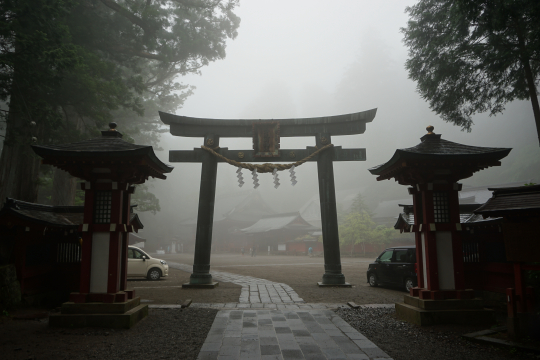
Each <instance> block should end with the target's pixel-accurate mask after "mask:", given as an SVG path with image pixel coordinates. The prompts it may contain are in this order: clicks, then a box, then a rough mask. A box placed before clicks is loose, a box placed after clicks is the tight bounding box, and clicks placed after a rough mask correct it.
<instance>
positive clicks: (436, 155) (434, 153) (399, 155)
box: [369, 126, 512, 175]
mask: <svg viewBox="0 0 540 360" xmlns="http://www.w3.org/2000/svg"><path fill="white" fill-rule="evenodd" d="M432 130H433V127H431V126H430V127H428V131H429V133H428V134H426V135H424V136H422V138H421V140H422V142H421V143H420V144H418V145H416V146H413V147H410V148H405V149H397V150H396V152H395V153H394V155H393V156H392V158H391V159H390V160H389V161H387V162H386V163H384V164H381V165H377V166H375V167H372V168H371V169H369V171H370V172H371V173H372V174H373V175H381V174H382V173H384V172H385V171H386V170H388V169H390V168H392V167H393V166H394V165H396V164H400V163H403V162H406V161H407V160H424V161H425V160H436V161H438V162H442V161H450V162H455V161H472V162H483V161H486V160H500V159H502V158H504V157H505V156H507V155H508V154H509V153H510V151H511V150H512V149H510V148H491V147H480V146H470V145H464V144H458V143H455V142H452V141H448V140H444V139H441V135H440V134H435V133H433V132H432Z"/></svg>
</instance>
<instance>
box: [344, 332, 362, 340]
mask: <svg viewBox="0 0 540 360" xmlns="http://www.w3.org/2000/svg"><path fill="white" fill-rule="evenodd" d="M345 335H346V336H347V337H348V338H349V339H351V340H367V338H366V337H365V336H364V335H362V334H360V333H359V332H358V331H356V332H353V333H345Z"/></svg>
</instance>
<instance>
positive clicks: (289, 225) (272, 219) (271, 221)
mask: <svg viewBox="0 0 540 360" xmlns="http://www.w3.org/2000/svg"><path fill="white" fill-rule="evenodd" d="M282 229H287V230H300V231H314V230H317V228H316V227H315V226H312V225H311V224H309V223H308V222H307V221H305V220H304V219H303V218H302V216H300V213H298V212H293V213H285V214H277V215H273V216H269V217H265V218H263V219H260V220H259V221H257V222H256V223H255V224H253V225H251V226H250V227H247V228H245V229H242V230H241V231H243V232H245V233H247V234H254V233H264V232H269V231H273V230H282Z"/></svg>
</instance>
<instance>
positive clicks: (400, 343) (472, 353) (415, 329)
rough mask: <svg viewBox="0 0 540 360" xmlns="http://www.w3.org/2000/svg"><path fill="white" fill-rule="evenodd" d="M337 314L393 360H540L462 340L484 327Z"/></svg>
mask: <svg viewBox="0 0 540 360" xmlns="http://www.w3.org/2000/svg"><path fill="white" fill-rule="evenodd" d="M336 313H337V314H338V315H339V316H341V317H342V318H343V320H345V321H347V322H348V323H349V324H350V325H351V326H352V327H354V328H355V329H356V330H358V331H359V332H361V333H362V334H363V335H364V336H366V337H367V338H368V339H369V340H371V341H372V342H374V343H375V344H376V345H377V346H378V347H380V348H381V349H382V350H383V351H384V352H386V353H387V354H389V355H390V356H392V358H393V359H394V360H421V359H437V360H445V359H448V360H457V359H467V360H471V359H479V360H484V359H485V360H503V359H536V360H538V359H540V356H537V355H534V354H527V353H521V352H517V351H516V350H508V349H504V348H496V347H493V346H490V345H484V344H477V343H472V342H470V341H468V340H465V339H463V338H462V337H461V335H463V334H466V333H470V332H474V331H480V330H485V327H471V326H458V325H455V326H450V325H444V326H442V325H438V326H428V327H419V326H416V325H412V324H409V323H405V322H402V321H400V320H398V319H397V318H396V317H395V314H396V311H395V310H394V309H381V308H364V309H338V310H337V311H336Z"/></svg>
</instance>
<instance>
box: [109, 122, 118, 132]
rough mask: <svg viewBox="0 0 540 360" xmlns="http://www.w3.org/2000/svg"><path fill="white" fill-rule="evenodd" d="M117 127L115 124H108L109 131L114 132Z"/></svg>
mask: <svg viewBox="0 0 540 360" xmlns="http://www.w3.org/2000/svg"><path fill="white" fill-rule="evenodd" d="M117 126H118V124H116V123H115V122H110V123H109V131H116V127H117Z"/></svg>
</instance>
